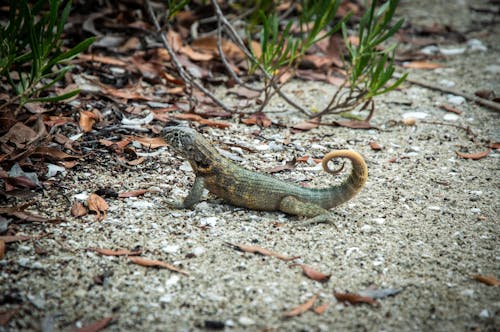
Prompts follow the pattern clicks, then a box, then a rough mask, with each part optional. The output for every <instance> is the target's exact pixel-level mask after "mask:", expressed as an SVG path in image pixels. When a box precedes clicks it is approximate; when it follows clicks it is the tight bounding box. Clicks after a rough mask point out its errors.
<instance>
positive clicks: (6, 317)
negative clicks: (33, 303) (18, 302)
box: [0, 307, 21, 326]
mask: <svg viewBox="0 0 500 332" xmlns="http://www.w3.org/2000/svg"><path fill="white" fill-rule="evenodd" d="M19 310H21V307H17V308H14V309H10V310H5V311H2V312H0V326H5V325H7V323H8V322H9V321H10V320H11V319H12V317H14V315H15V314H17V313H18V312H19Z"/></svg>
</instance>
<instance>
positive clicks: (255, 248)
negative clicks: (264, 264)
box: [226, 242, 300, 261]
mask: <svg viewBox="0 0 500 332" xmlns="http://www.w3.org/2000/svg"><path fill="white" fill-rule="evenodd" d="M226 244H227V245H228V246H230V247H232V248H234V249H237V250H240V251H243V252H248V253H252V254H260V255H263V256H272V257H276V258H278V259H281V260H284V261H293V260H295V259H297V258H300V256H295V257H287V256H284V255H281V254H278V253H275V252H272V251H270V250H267V249H265V248H262V247H259V246H247V245H244V244H232V243H229V242H226Z"/></svg>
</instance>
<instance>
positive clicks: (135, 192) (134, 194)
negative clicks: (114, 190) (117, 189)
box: [118, 189, 149, 198]
mask: <svg viewBox="0 0 500 332" xmlns="http://www.w3.org/2000/svg"><path fill="white" fill-rule="evenodd" d="M148 191H149V190H147V189H137V190H130V191H125V192H122V193H119V194H118V197H119V198H129V197H137V196H141V195H144V194H145V193H147V192H148Z"/></svg>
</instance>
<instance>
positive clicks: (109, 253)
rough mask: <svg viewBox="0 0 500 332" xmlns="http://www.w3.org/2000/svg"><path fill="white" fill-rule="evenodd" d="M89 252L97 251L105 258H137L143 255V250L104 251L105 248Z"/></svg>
mask: <svg viewBox="0 0 500 332" xmlns="http://www.w3.org/2000/svg"><path fill="white" fill-rule="evenodd" d="M88 250H91V251H95V252H97V253H99V254H101V255H104V256H125V255H127V256H137V255H140V254H142V250H134V251H130V250H127V249H119V250H112V249H104V248H88Z"/></svg>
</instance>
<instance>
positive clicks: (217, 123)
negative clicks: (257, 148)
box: [172, 113, 231, 129]
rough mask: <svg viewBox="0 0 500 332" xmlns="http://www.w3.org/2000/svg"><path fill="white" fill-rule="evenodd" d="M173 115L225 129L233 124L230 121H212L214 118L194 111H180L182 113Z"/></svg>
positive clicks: (179, 118) (177, 117)
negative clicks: (205, 117)
mask: <svg viewBox="0 0 500 332" xmlns="http://www.w3.org/2000/svg"><path fill="white" fill-rule="evenodd" d="M172 117H173V118H175V119H178V120H191V121H196V122H199V123H201V124H204V125H207V126H210V127H215V128H219V129H224V128H227V127H229V126H231V124H230V123H227V122H221V121H212V120H207V119H204V118H202V117H201V116H199V115H198V114H193V113H180V114H172Z"/></svg>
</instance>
